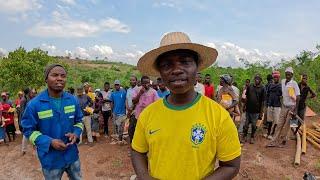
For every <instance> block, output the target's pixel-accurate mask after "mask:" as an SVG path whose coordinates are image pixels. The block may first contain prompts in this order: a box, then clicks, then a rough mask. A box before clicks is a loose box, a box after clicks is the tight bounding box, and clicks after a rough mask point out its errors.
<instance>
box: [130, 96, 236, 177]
mask: <svg viewBox="0 0 320 180" xmlns="http://www.w3.org/2000/svg"><path fill="white" fill-rule="evenodd" d="M132 148H133V149H134V150H136V151H137V152H140V153H147V155H148V165H149V172H150V175H151V176H152V177H154V178H157V179H202V178H204V177H206V176H208V175H210V173H212V172H213V171H214V164H215V160H216V159H218V160H220V161H230V160H233V159H235V158H237V157H239V156H240V155H241V147H240V142H239V139H238V133H237V129H236V127H235V125H234V123H233V121H232V120H231V118H230V115H229V113H228V112H227V111H226V110H225V109H224V108H223V107H221V106H220V105H219V104H217V103H216V102H214V101H212V100H211V99H209V98H207V97H205V96H202V95H200V94H198V96H197V98H196V99H195V100H194V101H193V102H192V103H191V104H189V105H186V106H183V107H181V106H179V107H177V106H173V105H170V104H169V103H168V102H167V100H166V98H164V99H160V100H158V101H156V102H154V103H153V104H151V105H150V106H148V107H147V108H146V109H145V110H144V111H143V112H142V113H141V115H140V117H139V120H138V123H137V127H136V130H135V134H134V138H133V142H132Z"/></svg>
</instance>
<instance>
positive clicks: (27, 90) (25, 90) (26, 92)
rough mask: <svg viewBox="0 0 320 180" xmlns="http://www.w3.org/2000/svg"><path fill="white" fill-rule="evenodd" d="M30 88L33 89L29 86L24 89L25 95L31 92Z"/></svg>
mask: <svg viewBox="0 0 320 180" xmlns="http://www.w3.org/2000/svg"><path fill="white" fill-rule="evenodd" d="M30 90H31V89H30V88H29V87H27V88H25V89H24V90H23V93H24V95H27V94H29V92H30Z"/></svg>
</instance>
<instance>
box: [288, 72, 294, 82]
mask: <svg viewBox="0 0 320 180" xmlns="http://www.w3.org/2000/svg"><path fill="white" fill-rule="evenodd" d="M292 76H293V74H292V73H291V72H286V80H287V81H290V80H291V79H292Z"/></svg>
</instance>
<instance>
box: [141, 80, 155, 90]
mask: <svg viewBox="0 0 320 180" xmlns="http://www.w3.org/2000/svg"><path fill="white" fill-rule="evenodd" d="M141 85H142V86H143V82H142V81H141ZM152 88H153V89H154V90H158V83H157V82H153V83H152Z"/></svg>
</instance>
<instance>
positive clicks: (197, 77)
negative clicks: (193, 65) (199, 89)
mask: <svg viewBox="0 0 320 180" xmlns="http://www.w3.org/2000/svg"><path fill="white" fill-rule="evenodd" d="M196 80H197V82H198V83H201V82H202V77H201V74H199V73H197V75H196Z"/></svg>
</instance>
